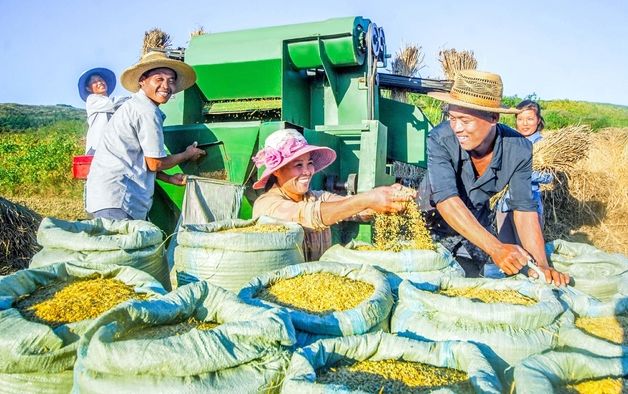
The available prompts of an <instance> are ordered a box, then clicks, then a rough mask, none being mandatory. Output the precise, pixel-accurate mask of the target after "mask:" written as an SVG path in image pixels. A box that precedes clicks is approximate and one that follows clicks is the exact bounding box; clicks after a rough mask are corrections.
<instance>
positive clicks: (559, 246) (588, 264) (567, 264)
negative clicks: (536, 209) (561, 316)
mask: <svg viewBox="0 0 628 394" xmlns="http://www.w3.org/2000/svg"><path fill="white" fill-rule="evenodd" d="M545 250H546V253H547V255H548V256H549V259H550V261H551V262H552V264H553V266H554V268H556V269H557V270H558V271H561V272H566V273H568V274H569V276H570V277H571V278H573V282H574V287H575V288H576V289H578V290H581V291H582V292H584V293H586V294H588V295H590V296H593V297H595V298H597V299H599V300H600V301H608V300H610V299H612V298H613V297H614V296H615V295H616V294H617V292H618V290H619V288H620V287H621V286H622V283H623V284H625V283H626V282H628V257H626V256H624V255H621V254H619V253H606V252H603V251H601V250H599V249H597V248H595V247H594V246H591V245H587V244H581V243H576V242H567V241H564V240H561V239H558V240H555V241H552V242H548V243H547V244H546V245H545Z"/></svg>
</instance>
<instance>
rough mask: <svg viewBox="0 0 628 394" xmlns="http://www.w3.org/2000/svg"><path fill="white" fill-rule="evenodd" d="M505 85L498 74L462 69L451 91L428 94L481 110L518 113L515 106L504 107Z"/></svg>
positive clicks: (455, 78)
mask: <svg viewBox="0 0 628 394" xmlns="http://www.w3.org/2000/svg"><path fill="white" fill-rule="evenodd" d="M503 90H504V85H503V84H502V79H501V77H500V76H499V75H497V74H492V73H489V72H484V71H477V70H460V71H458V72H457V73H456V76H455V77H454V84H453V86H452V87H451V91H450V92H449V93H443V92H430V93H428V96H430V97H434V98H435V99H438V100H441V101H444V102H446V103H449V104H453V105H458V106H460V107H464V108H471V109H476V110H479V111H487V112H499V113H502V114H518V113H519V112H521V111H520V110H518V109H515V108H504V107H502V105H501V103H502V93H503Z"/></svg>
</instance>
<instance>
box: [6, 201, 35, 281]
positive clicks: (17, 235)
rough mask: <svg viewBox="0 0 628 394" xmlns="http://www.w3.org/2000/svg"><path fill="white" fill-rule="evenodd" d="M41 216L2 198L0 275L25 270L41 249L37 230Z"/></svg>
mask: <svg viewBox="0 0 628 394" xmlns="http://www.w3.org/2000/svg"><path fill="white" fill-rule="evenodd" d="M40 222H41V216H39V215H38V214H36V213H35V212H33V211H31V210H29V209H28V208H26V207H23V206H21V205H18V204H14V203H12V202H11V201H9V200H6V199H4V198H2V197H0V275H9V274H11V273H13V272H15V271H18V270H20V269H23V268H28V263H29V261H30V259H31V258H32V257H33V255H34V254H35V253H37V252H38V251H39V249H40V247H39V245H37V228H38V227H39V223H40Z"/></svg>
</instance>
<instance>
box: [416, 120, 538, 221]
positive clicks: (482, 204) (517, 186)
mask: <svg viewBox="0 0 628 394" xmlns="http://www.w3.org/2000/svg"><path fill="white" fill-rule="evenodd" d="M427 155H428V158H427V175H426V177H425V179H424V185H423V187H422V188H421V190H423V191H424V192H427V193H428V194H429V196H430V197H429V201H430V205H431V206H432V207H433V206H435V205H436V204H437V203H439V202H441V201H444V200H446V199H448V198H450V197H454V196H458V197H460V199H462V201H463V202H464V204H465V205H466V206H467V208H469V210H470V211H471V213H472V214H473V216H475V217H476V218H477V219H478V221H479V222H480V224H482V225H483V226H484V227H487V226H489V225H490V224H491V223H490V216H489V215H490V208H489V206H488V205H489V204H488V202H489V200H490V198H491V197H492V196H493V195H495V194H496V193H497V192H499V191H501V190H502V189H503V188H504V187H505V186H506V185H508V186H509V189H510V201H509V203H510V207H511V209H513V210H516V211H527V212H536V209H537V203H536V201H535V200H534V199H533V198H532V186H531V174H532V143H531V142H530V141H528V140H527V139H526V138H525V137H523V136H522V135H521V134H519V133H517V132H516V131H515V130H513V129H511V128H509V127H508V126H506V125H503V124H501V123H498V124H497V132H496V140H495V147H494V148H493V157H492V159H491V162H490V164H489V166H488V167H487V169H486V171H485V172H484V174H482V176H480V177H479V178H476V176H475V172H474V169H473V164H472V162H471V157H470V156H469V153H467V151H465V150H464V149H462V148H461V147H460V143H459V142H458V138H457V137H456V134H455V133H454V131H453V130H452V128H451V126H450V125H449V122H443V123H441V124H439V125H438V126H437V127H435V128H434V129H432V131H431V132H430V134H429V137H428V141H427ZM422 198H424V197H422ZM421 205H422V207H425V202H423V203H422V204H421Z"/></svg>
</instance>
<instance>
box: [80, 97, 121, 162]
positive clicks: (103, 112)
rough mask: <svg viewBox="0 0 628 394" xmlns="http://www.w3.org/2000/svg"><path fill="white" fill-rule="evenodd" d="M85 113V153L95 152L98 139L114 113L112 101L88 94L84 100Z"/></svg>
mask: <svg viewBox="0 0 628 394" xmlns="http://www.w3.org/2000/svg"><path fill="white" fill-rule="evenodd" d="M85 111H87V125H88V127H89V128H88V129H87V138H86V143H85V153H87V152H89V151H90V149H93V150H96V148H97V147H98V143H99V142H100V138H101V137H102V135H103V133H104V130H105V128H106V127H107V122H109V118H111V115H113V112H114V111H115V109H114V107H113V100H112V99H111V98H109V97H107V96H103V95H102V94H90V95H89V96H87V100H85Z"/></svg>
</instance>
